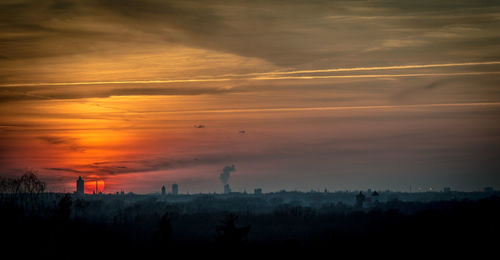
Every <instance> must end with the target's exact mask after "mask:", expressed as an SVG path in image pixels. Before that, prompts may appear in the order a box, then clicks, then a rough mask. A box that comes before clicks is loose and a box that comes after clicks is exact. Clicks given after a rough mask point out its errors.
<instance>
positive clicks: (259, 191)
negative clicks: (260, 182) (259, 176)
mask: <svg viewBox="0 0 500 260" xmlns="http://www.w3.org/2000/svg"><path fill="white" fill-rule="evenodd" d="M253 194H255V195H260V194H262V189H261V188H258V189H254V190H253Z"/></svg>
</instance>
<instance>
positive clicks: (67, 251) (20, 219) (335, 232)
mask: <svg viewBox="0 0 500 260" xmlns="http://www.w3.org/2000/svg"><path fill="white" fill-rule="evenodd" d="M32 195H33V194H31V195H30V196H28V194H27V193H26V192H24V193H19V194H17V195H15V194H12V193H2V194H1V198H2V199H1V200H0V210H1V214H0V228H1V231H2V239H3V241H2V243H1V245H2V247H3V252H4V253H7V252H14V253H16V254H18V255H25V254H32V255H37V256H53V257H63V258H66V256H71V255H78V256H79V257H83V256H88V257H95V256H99V257H102V256H103V255H106V256H113V257H130V256H137V257H141V258H144V257H148V256H151V257H153V256H155V255H158V254H160V255H169V254H171V255H173V254H191V253H193V254H194V253H214V254H218V253H220V252H224V254H229V255H230V256H238V254H240V255H243V256H250V255H255V256H258V254H260V253H262V252H270V251H272V252H274V253H278V254H299V253H303V254H310V253H312V252H327V253H329V254H331V255H336V256H339V255H341V254H350V255H357V254H367V255H370V254H375V253H377V254H379V253H383V254H395V253H396V252H397V251H398V250H405V252H407V253H411V254H418V253H422V252H441V253H444V254H450V253H453V252H454V253H457V252H461V251H469V252H476V254H479V253H481V252H487V251H488V250H491V249H494V248H496V247H495V246H496V241H498V240H497V237H498V234H499V231H500V228H499V227H500V223H499V219H500V211H499V209H500V199H499V198H498V197H497V196H494V194H493V196H491V197H485V198H482V199H478V200H464V199H461V200H446V201H431V202H408V201H402V200H399V199H393V200H391V201H387V202H378V201H376V202H372V203H371V204H369V205H368V206H367V205H360V204H363V201H361V200H359V201H356V193H353V194H352V196H353V198H352V201H353V202H355V203H352V204H345V203H342V202H336V203H334V202H332V203H312V204H311V203H304V202H303V201H306V199H304V200H298V199H297V197H294V198H293V199H291V200H284V199H279V198H276V197H272V198H266V197H265V196H254V197H248V196H247V197H245V196H240V197H238V196H235V197H231V196H224V197H217V196H211V195H207V196H198V197H196V198H194V199H188V198H187V197H184V198H182V197H177V198H175V199H174V198H173V197H171V198H169V197H162V196H75V195H71V194H54V193H51V194H47V193H42V192H37V193H36V194H35V195H33V196H32ZM299 197H300V196H299ZM28 198H29V199H28ZM359 198H360V197H358V199H359ZM18 200H21V201H22V203H19V201H18ZM230 253H231V254H230ZM403 256H404V255H403ZM66 259H67V258H66Z"/></svg>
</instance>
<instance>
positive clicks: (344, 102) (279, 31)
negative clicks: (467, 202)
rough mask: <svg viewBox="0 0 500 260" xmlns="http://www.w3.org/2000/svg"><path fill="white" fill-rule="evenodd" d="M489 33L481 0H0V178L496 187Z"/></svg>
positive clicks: (128, 187) (499, 46) (63, 186)
mask: <svg viewBox="0 0 500 260" xmlns="http://www.w3.org/2000/svg"><path fill="white" fill-rule="evenodd" d="M498 28H500V2H498V1H462V0H454V1H446V0H443V1H435V0H423V1H410V0H398V1H389V0H387V1H371V0H367V1H322V0H312V1H298V0H286V1H285V0H283V1H282V0H266V1H263V0H254V1H242V0H241V1H238V0H234V1H211V0H203V1H202V0H142V1H139V0H85V1H84V0H81V1H62V0H58V1H36V0H32V1H24V0H21V1H19V0H3V1H1V2H0V68H1V69H0V177H3V178H13V177H16V176H19V175H20V174H22V173H23V172H25V171H26V170H29V169H33V170H36V171H37V172H38V174H39V176H40V178H42V179H43V180H44V181H46V183H47V189H48V190H50V191H57V192H72V191H74V190H75V181H76V179H77V178H78V176H82V177H83V178H84V180H86V181H87V183H88V184H89V185H88V186H87V192H91V191H92V187H95V181H96V180H99V188H98V189H99V190H100V191H102V192H104V193H114V192H117V191H122V190H123V191H125V192H130V191H132V192H136V193H152V192H159V191H160V188H161V186H162V185H165V186H166V187H167V190H168V191H170V185H171V184H173V183H177V184H179V191H180V193H187V192H189V193H199V192H203V193H206V192H217V193H220V192H222V191H223V185H222V182H221V180H220V178H219V177H220V174H221V173H222V172H223V169H224V168H225V167H231V166H232V165H234V166H235V167H234V169H235V170H234V171H231V172H230V177H229V180H228V183H229V184H230V185H231V188H232V190H233V191H248V192H253V189H254V188H262V189H263V191H264V192H272V191H279V190H282V189H286V190H300V191H309V190H311V189H313V190H321V191H323V190H324V189H325V188H326V189H328V190H331V191H338V190H360V189H362V190H364V189H369V188H370V189H372V190H386V189H391V190H399V191H409V190H410V189H412V191H427V190H431V189H432V190H442V189H443V188H444V187H450V188H452V189H455V190H464V191H475V190H480V189H483V188H484V187H487V186H490V187H494V188H500V170H499V169H500V120H499V119H500V30H498ZM92 183H94V184H92ZM92 185H94V186H92Z"/></svg>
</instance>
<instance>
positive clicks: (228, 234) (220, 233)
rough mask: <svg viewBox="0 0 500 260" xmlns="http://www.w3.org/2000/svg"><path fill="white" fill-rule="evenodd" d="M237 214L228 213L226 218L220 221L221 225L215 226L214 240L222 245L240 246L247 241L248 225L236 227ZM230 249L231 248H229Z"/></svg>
mask: <svg viewBox="0 0 500 260" xmlns="http://www.w3.org/2000/svg"><path fill="white" fill-rule="evenodd" d="M237 219H238V216H236V215H234V214H228V215H227V216H226V218H225V219H224V220H223V221H221V225H218V226H217V227H216V235H217V237H216V241H217V243H219V244H220V245H224V246H230V247H233V246H241V245H243V244H244V243H246V242H247V241H248V232H249V231H250V225H248V226H245V227H241V228H238V227H236V220H237ZM230 249H231V248H230Z"/></svg>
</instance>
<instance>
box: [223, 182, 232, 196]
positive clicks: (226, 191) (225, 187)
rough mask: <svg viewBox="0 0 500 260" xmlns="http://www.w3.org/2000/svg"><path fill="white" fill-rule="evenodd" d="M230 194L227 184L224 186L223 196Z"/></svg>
mask: <svg viewBox="0 0 500 260" xmlns="http://www.w3.org/2000/svg"><path fill="white" fill-rule="evenodd" d="M229 193H231V187H229V184H225V185H224V194H229Z"/></svg>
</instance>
